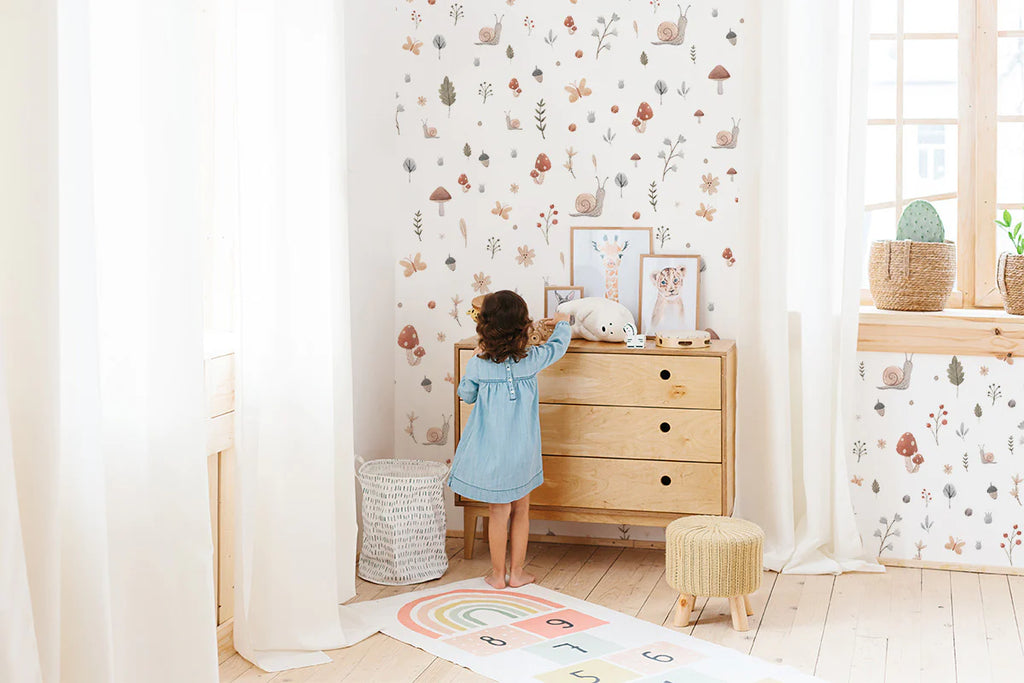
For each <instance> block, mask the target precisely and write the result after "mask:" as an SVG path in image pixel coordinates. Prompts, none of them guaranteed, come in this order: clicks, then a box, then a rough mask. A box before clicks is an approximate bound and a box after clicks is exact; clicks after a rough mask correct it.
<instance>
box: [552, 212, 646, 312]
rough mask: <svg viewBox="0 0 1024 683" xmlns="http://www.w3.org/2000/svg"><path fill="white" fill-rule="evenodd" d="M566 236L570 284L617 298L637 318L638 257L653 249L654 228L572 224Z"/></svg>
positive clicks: (590, 294) (588, 294) (638, 309)
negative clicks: (568, 242) (576, 225)
mask: <svg viewBox="0 0 1024 683" xmlns="http://www.w3.org/2000/svg"><path fill="white" fill-rule="evenodd" d="M569 240H570V246H569V257H570V263H569V272H570V273H572V284H573V285H575V286H577V287H582V288H583V291H584V292H585V293H586V295H587V296H599V297H604V298H605V299H611V300H612V301H618V302H619V303H621V304H622V305H623V306H625V307H626V308H628V309H629V311H630V312H631V313H632V314H633V317H634V318H635V319H636V320H639V319H640V317H639V313H640V289H639V287H638V283H639V282H640V258H641V257H642V256H643V255H645V254H653V253H654V230H653V229H652V228H633V227H625V228H592V227H589V226H587V227H573V228H572V229H571V231H570V233H569Z"/></svg>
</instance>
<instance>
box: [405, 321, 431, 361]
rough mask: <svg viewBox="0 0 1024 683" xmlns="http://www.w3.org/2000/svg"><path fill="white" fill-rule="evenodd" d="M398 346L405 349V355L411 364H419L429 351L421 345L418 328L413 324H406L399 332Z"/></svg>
mask: <svg viewBox="0 0 1024 683" xmlns="http://www.w3.org/2000/svg"><path fill="white" fill-rule="evenodd" d="M398 346H399V347H401V348H403V349H405V357H406V359H407V360H408V361H409V365H419V364H420V360H421V359H422V358H423V356H424V355H425V354H426V353H427V352H426V350H425V349H424V348H423V347H422V346H420V336H419V335H418V334H416V328H415V327H413V326H412V325H406V326H405V327H403V328H402V331H401V332H399V333H398Z"/></svg>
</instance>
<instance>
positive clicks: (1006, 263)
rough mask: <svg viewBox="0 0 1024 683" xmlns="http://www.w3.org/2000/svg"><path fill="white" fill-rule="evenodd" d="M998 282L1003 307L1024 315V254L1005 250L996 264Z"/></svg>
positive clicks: (1014, 313)
mask: <svg viewBox="0 0 1024 683" xmlns="http://www.w3.org/2000/svg"><path fill="white" fill-rule="evenodd" d="M996 284H997V285H999V294H1000V295H1002V297H1003V308H1005V309H1006V312H1007V313H1010V314H1012V315H1024V256H1022V255H1020V254H1010V253H1007V252H1003V253H1002V254H1000V255H999V264H998V265H997V266H996Z"/></svg>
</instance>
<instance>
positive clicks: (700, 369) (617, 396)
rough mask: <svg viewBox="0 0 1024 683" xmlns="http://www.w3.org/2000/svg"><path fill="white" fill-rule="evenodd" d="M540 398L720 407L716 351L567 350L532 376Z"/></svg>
mask: <svg viewBox="0 0 1024 683" xmlns="http://www.w3.org/2000/svg"><path fill="white" fill-rule="evenodd" d="M538 385H539V389H540V400H541V402H542V403H574V404H594V405H608V406H649V407H654V408H707V409H715V410H717V409H719V408H721V407H722V362H721V360H720V359H718V358H716V357H685V356H668V355H666V356H648V355H640V354H637V355H635V356H631V355H627V354H622V353H616V354H611V353H567V354H566V355H565V357H564V358H562V360H560V361H558V362H557V363H555V364H554V365H552V366H551V367H550V368H548V369H547V370H545V371H544V372H543V373H541V374H540V375H539V377H538Z"/></svg>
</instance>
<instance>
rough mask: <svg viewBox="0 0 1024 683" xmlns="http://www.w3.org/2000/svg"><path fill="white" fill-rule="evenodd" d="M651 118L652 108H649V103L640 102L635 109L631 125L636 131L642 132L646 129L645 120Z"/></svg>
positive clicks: (652, 116)
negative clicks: (634, 116)
mask: <svg viewBox="0 0 1024 683" xmlns="http://www.w3.org/2000/svg"><path fill="white" fill-rule="evenodd" d="M653 118H654V110H653V109H651V105H649V104H647V103H646V102H641V103H640V106H639V107H637V109H636V118H635V119H633V127H634V128H636V132H637V133H643V132H644V131H645V130H647V122H648V121H650V120H651V119H653Z"/></svg>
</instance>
